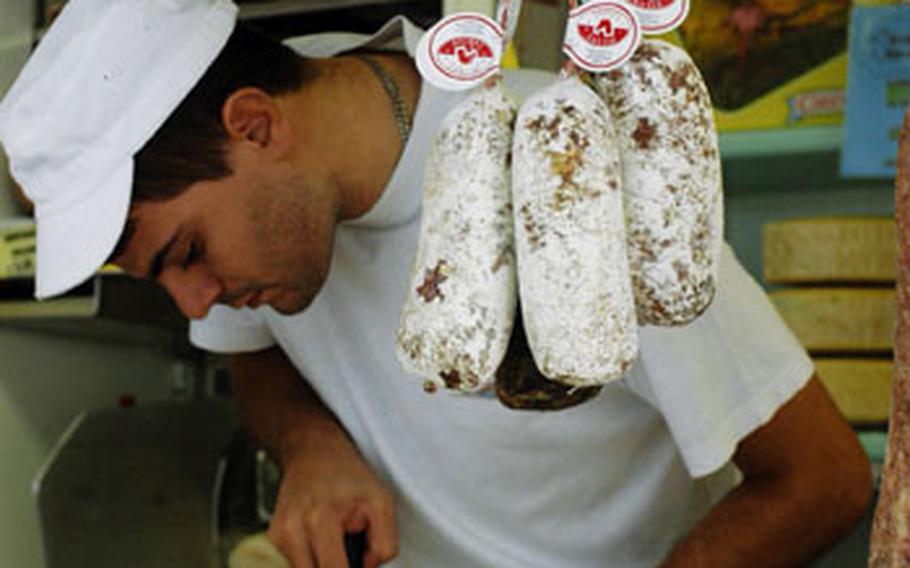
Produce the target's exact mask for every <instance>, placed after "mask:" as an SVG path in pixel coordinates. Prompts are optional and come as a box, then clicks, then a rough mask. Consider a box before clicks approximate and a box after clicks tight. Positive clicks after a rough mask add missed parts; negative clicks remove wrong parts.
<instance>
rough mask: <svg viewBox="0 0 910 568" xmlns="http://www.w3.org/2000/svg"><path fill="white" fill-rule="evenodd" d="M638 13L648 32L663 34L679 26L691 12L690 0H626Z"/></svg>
mask: <svg viewBox="0 0 910 568" xmlns="http://www.w3.org/2000/svg"><path fill="white" fill-rule="evenodd" d="M626 1H627V2H628V3H629V5H630V6H632V9H633V10H635V12H636V14H637V15H638V19H639V21H640V22H641V29H642V31H643V32H644V33H646V34H662V33H666V32H669V31H672V30H675V29H676V28H678V27H679V26H680V25H681V24H682V23H683V21H685V19H686V16H687V15H688V14H689V0H626Z"/></svg>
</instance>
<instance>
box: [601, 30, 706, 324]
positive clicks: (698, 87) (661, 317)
mask: <svg viewBox="0 0 910 568" xmlns="http://www.w3.org/2000/svg"><path fill="white" fill-rule="evenodd" d="M593 82H594V85H595V88H596V90H597V91H598V92H599V93H600V94H601V96H602V97H603V99H604V101H605V102H606V103H607V106H608V107H609V109H610V114H611V115H612V117H613V120H614V124H615V128H616V134H617V140H618V145H619V153H620V156H621V158H622V177H623V192H624V197H625V209H626V228H627V238H628V247H629V270H630V273H631V277H632V287H633V291H634V294H635V303H636V310H637V312H638V321H639V323H640V324H642V325H645V324H653V325H663V326H673V325H682V324H686V323H688V322H690V321H692V320H693V319H695V318H696V317H698V316H699V315H700V314H701V313H702V312H703V311H704V310H705V309H706V308H707V307H708V305H710V303H711V300H712V299H713V297H714V288H715V284H716V282H717V276H718V261H719V258H720V247H721V244H722V240H723V191H722V179H721V166H720V155H719V151H718V144H717V133H716V131H715V128H714V118H713V114H712V107H711V99H710V97H709V95H708V90H707V87H706V86H705V83H704V80H703V79H702V77H701V74H700V73H699V71H698V68H697V67H696V66H695V64H694V63H693V62H692V60H691V59H690V58H689V56H688V55H687V54H686V53H685V52H684V51H683V50H682V49H680V48H678V47H676V46H673V45H671V44H668V43H666V42H663V41H659V40H644V41H643V42H642V44H641V46H640V47H639V48H638V50H637V51H636V53H635V54H634V55H633V56H632V58H631V59H630V60H629V61H628V62H627V63H626V64H625V65H623V66H622V67H620V68H618V69H615V70H613V71H610V72H607V73H603V74H599V75H596V76H594V78H593Z"/></svg>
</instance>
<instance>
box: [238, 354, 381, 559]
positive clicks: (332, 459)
mask: <svg viewBox="0 0 910 568" xmlns="http://www.w3.org/2000/svg"><path fill="white" fill-rule="evenodd" d="M230 368H231V377H232V380H233V384H234V390H235V393H236V398H237V402H238V404H239V406H240V411H241V414H242V415H243V417H244V420H245V422H246V423H247V426H248V427H249V428H250V430H251V431H252V433H253V435H254V436H256V437H257V438H258V439H259V440H261V441H262V442H263V443H264V444H265V445H266V447H268V448H269V450H270V451H271V452H272V454H273V455H274V456H275V457H276V458H277V459H278V461H279V463H280V464H281V468H282V473H283V478H282V483H281V488H280V490H279V493H278V501H277V504H276V508H275V514H274V516H273V518H272V524H271V527H270V528H269V531H268V536H269V538H270V539H271V540H272V541H273V542H274V543H275V544H276V546H277V547H278V548H279V550H281V552H282V553H283V554H284V555H285V556H286V557H287V558H288V560H290V562H291V564H292V566H293V567H294V568H347V567H348V565H349V564H348V559H347V557H346V554H345V548H344V537H345V534H352V533H360V532H365V533H366V538H367V551H366V554H365V556H364V561H363V566H365V567H367V568H374V567H376V566H379V565H380V564H381V563H383V562H387V561H389V560H391V559H392V558H394V557H395V556H396V555H397V552H398V530H397V525H396V523H395V506H394V500H393V498H392V495H391V494H390V493H389V492H388V490H387V489H386V488H385V487H384V486H383V485H382V483H381V482H380V480H379V479H378V478H377V477H376V475H375V474H374V473H373V472H372V470H371V469H370V467H369V465H368V464H367V463H366V462H365V461H364V459H363V458H362V457H361V455H360V453H359V452H358V450H357V447H356V446H355V444H354V442H353V441H352V440H351V439H350V437H349V436H348V434H347V432H346V431H345V430H344V428H343V427H342V426H341V424H339V423H338V421H337V419H336V418H335V416H334V415H333V414H332V413H331V412H330V411H329V410H328V409H327V408H326V407H325V406H324V405H323V404H322V401H320V400H319V398H318V397H317V396H316V393H314V392H313V391H312V389H310V387H309V385H307V383H306V381H304V380H303V379H302V378H301V377H300V375H299V374H298V373H297V370H296V369H295V368H294V367H293V366H292V364H291V363H290V361H288V360H287V358H286V357H285V356H284V354H283V353H282V352H281V351H280V350H279V349H277V348H273V349H269V350H266V351H261V352H257V353H250V354H244V355H234V356H232V357H231V360H230Z"/></svg>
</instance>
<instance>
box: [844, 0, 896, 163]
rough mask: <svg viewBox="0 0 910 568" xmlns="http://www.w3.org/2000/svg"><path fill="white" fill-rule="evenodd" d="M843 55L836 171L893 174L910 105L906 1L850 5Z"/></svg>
mask: <svg viewBox="0 0 910 568" xmlns="http://www.w3.org/2000/svg"><path fill="white" fill-rule="evenodd" d="M848 53H849V56H848V60H849V63H848V70H847V108H846V120H845V121H844V145H843V149H842V154H841V175H843V176H844V177H882V178H893V177H894V175H895V167H894V163H895V158H896V156H897V140H898V136H899V134H900V126H901V122H902V119H903V116H904V110H905V109H906V108H907V107H908V106H910V4H903V5H901V4H898V5H891V6H887V5H886V6H855V7H854V8H853V13H852V16H851V19H850V35H849V45H848Z"/></svg>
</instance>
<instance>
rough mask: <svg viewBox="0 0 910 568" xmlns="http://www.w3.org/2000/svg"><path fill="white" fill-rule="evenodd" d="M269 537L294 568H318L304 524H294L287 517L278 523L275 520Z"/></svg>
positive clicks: (270, 527) (270, 528)
mask: <svg viewBox="0 0 910 568" xmlns="http://www.w3.org/2000/svg"><path fill="white" fill-rule="evenodd" d="M268 537H269V539H270V540H271V541H272V542H273V543H275V547H276V548H278V550H280V551H281V553H282V554H283V555H284V557H285V558H287V560H288V562H290V563H291V566H292V567H293V568H317V565H316V564H315V562H314V560H313V554H312V553H311V552H310V544H309V539H308V538H307V534H306V531H304V529H303V524H302V523H296V522H293V521H292V520H289V519H288V518H287V517H285V518H283V519H281V520H280V521H277V522H276V521H275V520H273V521H272V524H271V526H269V531H268Z"/></svg>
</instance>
